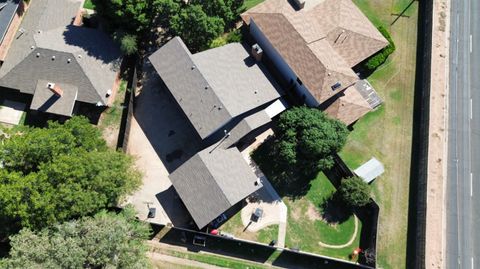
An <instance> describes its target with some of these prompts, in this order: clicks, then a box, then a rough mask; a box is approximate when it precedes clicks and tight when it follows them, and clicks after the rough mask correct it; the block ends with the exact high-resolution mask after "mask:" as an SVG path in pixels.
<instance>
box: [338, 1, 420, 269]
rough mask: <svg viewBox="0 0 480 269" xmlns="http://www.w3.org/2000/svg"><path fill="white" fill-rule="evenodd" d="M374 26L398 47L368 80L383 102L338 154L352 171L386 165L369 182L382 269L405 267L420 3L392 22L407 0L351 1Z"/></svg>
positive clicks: (364, 119) (351, 134) (406, 4)
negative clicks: (377, 213) (385, 31)
mask: <svg viewBox="0 0 480 269" xmlns="http://www.w3.org/2000/svg"><path fill="white" fill-rule="evenodd" d="M354 2H355V3H356V4H357V5H358V6H359V7H360V9H361V10H362V11H363V12H364V13H365V14H366V15H367V17H369V19H370V20H371V21H372V22H373V23H374V24H376V25H384V26H386V27H387V29H388V30H389V31H390V33H391V36H392V38H393V40H394V41H395V45H396V51H395V52H394V53H393V54H392V55H390V57H389V59H388V60H387V62H386V63H385V64H383V65H382V66H380V67H379V68H378V69H377V70H376V71H375V72H374V73H373V74H372V75H371V76H370V77H369V78H368V81H369V82H370V83H371V84H372V85H373V87H374V88H375V89H376V91H377V92H378V93H379V95H380V96H381V98H382V99H383V100H384V104H383V105H382V107H380V108H379V109H378V110H376V111H373V112H370V113H369V114H367V115H366V116H365V117H363V118H362V119H360V120H359V121H358V122H357V123H356V124H355V125H354V130H353V131H352V132H351V133H350V135H349V137H348V141H347V144H346V146H345V147H344V149H343V150H342V152H341V153H340V156H341V157H342V159H343V160H344V161H345V162H346V163H347V165H348V166H349V167H350V168H351V169H355V168H357V167H358V166H360V165H361V164H362V163H364V162H366V161H368V160H369V159H370V158H371V157H376V158H377V159H379V160H380V161H381V162H382V163H383V164H384V166H385V173H384V175H383V176H381V177H380V178H378V179H377V180H376V181H375V182H374V183H373V184H372V188H373V196H374V199H375V201H376V202H377V203H378V204H379V206H380V219H379V226H378V234H377V255H378V257H377V263H378V266H379V267H382V268H404V267H405V259H406V242H407V223H408V219H407V216H408V192H409V179H410V158H411V142H412V125H413V121H412V119H413V95H414V83H415V61H416V38H417V36H416V35H417V12H418V3H417V2H414V3H413V4H412V5H411V6H410V7H409V9H407V10H406V12H405V13H404V15H407V16H408V17H401V18H399V19H398V20H397V21H396V22H395V24H394V25H390V24H391V23H392V22H393V21H394V20H395V19H396V18H397V17H396V16H395V15H392V14H398V13H400V12H402V11H403V10H404V9H405V8H406V7H407V6H408V5H409V4H410V2H412V1H411V0H392V1H383V0H369V1H367V0H354Z"/></svg>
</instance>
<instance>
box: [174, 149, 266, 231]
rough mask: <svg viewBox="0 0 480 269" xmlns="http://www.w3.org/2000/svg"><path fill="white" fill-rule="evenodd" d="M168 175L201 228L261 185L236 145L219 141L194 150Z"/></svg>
mask: <svg viewBox="0 0 480 269" xmlns="http://www.w3.org/2000/svg"><path fill="white" fill-rule="evenodd" d="M169 177H170V180H171V181H172V184H173V186H174V187H175V190H176V191H177V193H178V195H179V196H180V198H181V199H182V201H183V203H184V204H185V206H186V207H187V209H188V211H189V212H190V215H191V216H192V218H193V220H194V221H195V223H196V225H197V226H198V228H200V229H201V228H203V227H205V226H206V225H207V224H208V223H210V222H211V221H212V220H213V219H215V218H216V217H218V216H219V215H220V214H222V213H223V212H225V211H226V210H227V209H229V208H230V207H232V206H233V205H235V204H236V203H238V202H240V201H241V200H242V199H244V198H245V197H247V196H248V195H250V194H251V193H253V192H255V191H256V190H258V189H259V188H260V187H261V186H262V185H261V183H260V182H257V177H256V175H255V173H254V172H253V170H252V168H250V167H249V165H248V164H247V162H246V161H245V159H243V156H242V154H241V153H240V152H239V151H238V149H237V148H235V147H234V148H229V149H224V148H222V147H218V145H214V146H211V147H209V148H206V149H204V150H203V151H201V152H199V153H197V154H196V155H195V156H193V157H192V158H190V159H189V160H188V161H187V162H186V163H184V164H183V165H182V166H180V167H179V168H178V169H177V170H175V171H174V172H173V173H172V174H170V176H169Z"/></svg>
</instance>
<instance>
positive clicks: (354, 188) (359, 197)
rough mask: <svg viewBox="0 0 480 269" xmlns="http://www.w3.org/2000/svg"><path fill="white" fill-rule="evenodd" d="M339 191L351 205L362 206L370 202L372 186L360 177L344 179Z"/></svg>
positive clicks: (346, 202) (343, 198)
mask: <svg viewBox="0 0 480 269" xmlns="http://www.w3.org/2000/svg"><path fill="white" fill-rule="evenodd" d="M338 192H339V194H340V197H341V198H342V200H343V201H344V202H345V204H347V205H348V206H350V207H361V206H364V205H366V204H368V203H369V202H370V187H369V186H368V184H367V183H366V182H365V181H363V180H362V179H361V178H359V177H351V178H345V179H342V182H341V184H340V188H339V189H338Z"/></svg>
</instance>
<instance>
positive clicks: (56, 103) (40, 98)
mask: <svg viewBox="0 0 480 269" xmlns="http://www.w3.org/2000/svg"><path fill="white" fill-rule="evenodd" d="M48 83H49V82H48V81H46V80H39V81H38V83H37V88H36V90H35V94H34V95H33V99H32V103H31V104H30V109H33V110H38V111H42V112H48V113H53V114H57V115H63V116H71V115H72V111H73V106H74V105H75V100H76V99H77V93H78V88H77V87H75V86H73V85H69V84H64V83H57V84H55V85H56V86H58V87H60V89H61V90H62V91H63V95H62V96H61V97H59V96H56V95H55V94H54V93H53V92H52V91H51V90H50V89H48V87H47V85H48Z"/></svg>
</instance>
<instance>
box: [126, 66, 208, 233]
mask: <svg viewBox="0 0 480 269" xmlns="http://www.w3.org/2000/svg"><path fill="white" fill-rule="evenodd" d="M144 70H145V74H146V75H145V78H144V80H143V87H142V89H141V91H140V93H139V94H138V96H137V99H136V107H135V112H134V118H133V119H132V124H131V129H130V133H129V137H128V145H127V153H129V154H131V155H133V156H135V157H136V165H137V167H138V169H139V170H140V171H141V172H142V173H143V185H142V187H141V188H140V189H139V190H138V191H137V192H136V193H135V194H133V195H132V196H131V197H129V199H128V201H127V202H129V203H132V204H133V205H134V206H135V208H136V209H137V212H138V217H139V218H140V219H142V220H147V221H151V222H155V223H160V224H166V223H172V224H173V225H174V226H181V227H188V226H190V225H191V224H192V222H191V220H190V215H189V213H188V212H187V210H186V208H185V206H184V205H183V203H182V202H181V200H180V199H179V197H178V195H177V194H176V192H175V190H174V188H173V186H172V184H171V182H170V179H169V178H168V175H169V173H171V172H173V171H174V170H175V169H176V168H177V167H178V166H180V165H181V164H182V163H183V162H185V161H186V160H188V159H189V158H190V157H191V156H193V154H195V153H196V152H197V150H198V148H199V146H200V138H199V137H198V136H197V134H196V132H195V130H194V129H193V127H191V126H190V125H189V123H188V121H187V119H186V117H185V116H184V115H183V112H182V111H181V110H180V108H179V107H178V105H177V104H176V102H175V100H174V99H173V98H172V97H171V96H170V94H169V92H168V90H167V89H165V88H164V86H163V83H162V82H161V80H160V78H159V76H158V75H157V73H156V72H155V70H154V69H153V68H152V67H151V65H148V64H146V66H144ZM147 205H148V206H150V207H155V208H156V212H157V214H156V217H155V218H154V219H147V213H148V206H147Z"/></svg>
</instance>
